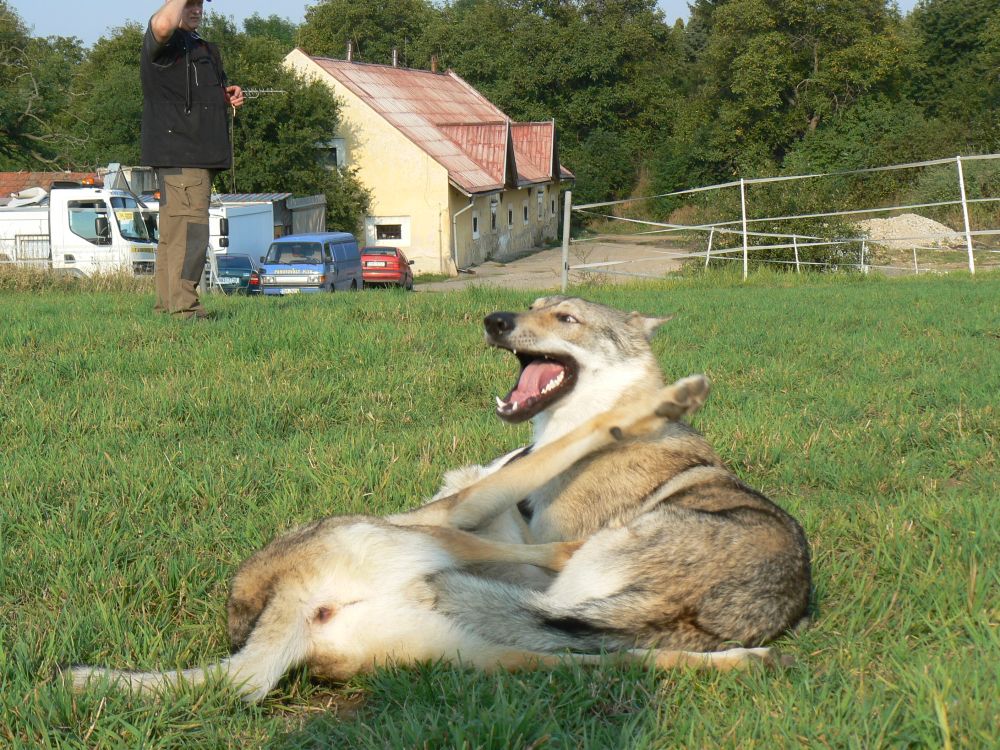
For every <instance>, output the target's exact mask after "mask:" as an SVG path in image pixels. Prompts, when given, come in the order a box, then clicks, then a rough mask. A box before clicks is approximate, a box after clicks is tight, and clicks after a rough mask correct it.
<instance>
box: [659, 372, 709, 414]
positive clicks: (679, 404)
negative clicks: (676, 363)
mask: <svg viewBox="0 0 1000 750" xmlns="http://www.w3.org/2000/svg"><path fill="white" fill-rule="evenodd" d="M710 389H711V385H710V383H709V380H708V378H707V377H705V376H704V375H688V376H687V377H686V378H681V379H680V380H678V381H677V382H675V383H671V384H670V385H668V386H667V387H666V388H664V389H663V390H662V391H660V403H659V405H658V406H657V407H656V416H658V417H663V418H665V419H670V420H675V419H681V418H682V417H685V416H687V415H689V414H692V413H694V412H695V411H697V410H698V409H699V408H701V405H702V404H704V403H705V399H707V398H708V392H709V390H710Z"/></svg>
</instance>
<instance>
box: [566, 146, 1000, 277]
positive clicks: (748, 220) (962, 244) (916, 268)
mask: <svg viewBox="0 0 1000 750" xmlns="http://www.w3.org/2000/svg"><path fill="white" fill-rule="evenodd" d="M996 160H1000V154H983V155H974V156H956V157H954V158H948V159H934V160H930V161H922V162H912V163H908V164H893V165H890V166H883V167H869V168H865V169H853V170H844V171H839V172H823V173H815V174H802V175H791V176H781V177H759V178H752V179H743V178H741V179H739V180H734V181H732V182H726V183H721V184H718V185H708V186H705V187H698V188H691V189H688V190H677V191H674V192H670V193H661V194H659V195H650V196H643V197H638V198H627V199H624V200H616V201H604V202H600V203H587V204H583V205H573V202H572V200H573V196H572V192H571V191H567V192H566V194H565V203H564V212H563V269H562V271H563V272H562V286H563V289H564V290H565V289H566V286H567V284H568V280H569V272H570V271H583V272H587V273H615V274H624V275H631V276H639V277H642V276H646V277H648V276H649V274H642V273H631V272H629V271H627V270H622V268H621V267H617V266H621V265H625V264H626V263H628V261H622V262H621V264H618V263H608V262H603V263H586V262H583V263H578V264H575V265H570V247H571V246H572V245H579V244H581V243H586V242H594V241H609V240H610V241H615V240H616V239H617V240H620V239H621V238H622V236H623V235H625V234H627V235H628V236H629V237H633V238H634V237H646V238H648V237H651V236H658V237H661V238H665V239H668V238H677V239H678V240H680V239H681V238H683V244H684V245H685V246H684V247H679V248H675V249H674V250H669V249H668V250H658V251H657V252H660V253H665V254H666V255H668V256H670V257H673V258H675V259H678V260H694V259H701V258H704V262H705V266H706V267H707V266H708V264H709V262H710V261H712V260H713V259H718V260H724V261H731V262H732V261H737V262H738V261H740V260H742V266H743V278H744V279H745V278H746V277H747V274H748V272H749V264H750V262H751V261H754V262H762V263H777V264H789V265H791V264H794V265H795V267H796V270H797V271H800V270H801V269H802V267H804V266H811V265H822V266H826V267H836V266H845V267H852V268H858V269H861V270H863V271H865V272H867V271H868V270H870V269H880V270H884V271H888V272H896V273H907V272H914V273H919V272H921V268H920V264H919V259H918V253H923V252H927V251H938V252H939V251H941V250H942V248H950V249H952V250H953V251H955V252H963V253H964V257H963V264H962V265H963V267H964V266H965V265H966V264H967V266H968V270H969V271H970V272H971V273H975V272H976V265H977V261H976V257H975V253H974V243H978V244H979V246H980V247H979V249H980V251H981V254H982V252H988V253H995V254H996V255H993V256H992V257H995V258H996V262H992V261H987V262H986V264H985V265H988V266H996V265H1000V245H997V244H996V242H995V241H994V240H991V238H992V237H995V236H998V235H1000V227H998V226H996V224H998V223H1000V222H997V221H996V220H995V219H993V218H989V219H987V223H989V224H990V226H978V227H974V226H973V223H972V221H971V220H970V213H969V209H970V206H983V207H984V208H986V207H987V206H986V204H994V203H997V202H1000V196H997V195H991V194H981V193H982V190H980V191H979V193H978V194H977V195H976V196H975V197H971V198H970V197H968V195H967V181H968V178H967V176H966V171H965V166H964V165H966V164H968V163H969V162H975V163H977V164H984V163H987V162H996ZM934 168H937V169H938V170H940V169H952V168H953V169H954V174H953V177H952V178H951V179H952V180H953V181H952V182H951V188H952V189H953V190H954V194H953V195H952V196H938V195H932V193H935V192H940V191H941V189H942V185H946V184H947V181H948V178H947V177H946V176H944V177H943V176H942V175H941V174H940V173H939V174H936V175H934V177H935V181H934V188H935V189H930V188H926V187H925V188H924V192H925V193H926V198H925V197H923V196H921V194H920V190H921V188H920V186H919V185H918V186H917V187H916V188H913V187H911V188H910V189H909V194H911V195H912V194H914V191H915V192H916V194H917V196H918V197H917V200H915V201H912V202H908V203H904V204H900V205H892V206H863V207H858V206H849V207H843V208H840V209H836V210H821V211H810V212H803V213H798V214H781V213H779V214H777V215H769V213H768V211H767V208H768V206H766V205H755V206H754V207H753V208H751V209H748V195H750V194H752V191H754V190H757V189H760V188H761V187H763V186H767V185H774V184H777V183H795V182H799V183H801V185H802V187H801V188H800V189H802V190H804V189H805V187H806V185H807V184H808V183H807V181H810V180H812V181H820V180H828V179H840V180H843V179H845V178H853V179H855V180H858V181H863V180H865V179H872V178H875V177H876V176H878V175H880V174H884V173H889V172H897V171H903V170H911V171H912V170H921V171H924V172H926V171H927V170H930V169H934ZM990 168H991V169H993V170H995V171H996V174H995V175H993V181H992V183H991V184H990V187H991V189H993V185H996V184H1000V179H998V178H1000V163H997V164H996V165H995V166H993V165H990ZM987 183H990V180H987ZM727 191H732V192H731V193H729V194H728V195H727ZM737 191H738V192H737ZM997 192H998V193H1000V190H997ZM706 197H707V198H708V200H705V198H706ZM713 198H714V199H715V202H716V203H717V204H719V205H726V204H730V205H733V206H734V207H735V206H736V205H738V210H739V217H738V218H735V217H734V218H732V219H728V220H724V221H713V222H706V223H699V224H680V223H669V222H664V221H654V220H650V219H646V218H637V217H635V216H625V215H622V213H621V210H622V209H624V208H628V209H630V210H634V207H635V206H637V205H641V204H643V203H647V204H648V203H650V202H652V201H662V200H665V199H687V200H694V199H697V200H700V201H701V203H702V204H703V205H705V204H710V203H711V202H712V200H713ZM932 198H943V199H937V200H934V199H932ZM763 199H764V200H766V194H765V195H764V196H763ZM737 201H738V203H737ZM959 207H960V209H961V219H960V223H961V226H960V227H954V228H953V227H952V226H942V227H941V229H940V230H935V229H932V230H927V229H922V230H918V231H914V232H911V233H910V235H908V236H907V235H904V236H893V237H891V239H888V240H887V239H885V238H883V237H878V236H874V237H873V236H871V233H869V232H868V231H866V230H864V229H863V228H862V227H860V226H858V225H857V224H854V222H857V221H859V220H861V219H864V218H865V217H878V216H879V215H890V216H895V217H899V216H900V214H901V213H902V212H913V211H922V212H923V213H922V214H919V215H918V216H917V218H921V217H923V216H925V215H926V214H927V213H941V212H942V211H948V210H949V209H951V210H952V211H955V212H956V213H957V209H958V208H959ZM616 211H617V212H616ZM647 213H649V212H647ZM983 213H985V214H986V215H987V216H990V217H995V216H996V215H997V212H996V211H992V212H991V211H984V212H983ZM760 214H763V215H760ZM574 217H575V218H577V220H578V221H580V220H582V221H584V222H591V223H592V222H594V221H599V222H606V223H608V224H610V225H619V226H621V225H628V227H627V231H626V230H624V229H623V230H622V231H619V232H614V233H611V232H609V233H605V234H600V235H597V236H594V237H589V238H575V239H574V238H572V221H573V219H574ZM835 219H839V220H840V221H841V224H842V226H843V223H844V222H850V223H851V224H850V225H851V226H852V227H853V230H852V231H849V232H847V233H846V234H845V233H843V232H840V233H834V234H825V233H824V232H822V231H820V232H817V231H815V223H816V222H815V220H827V221H829V220H835ZM803 220H814V226H813V227H812V230H813V231H810V232H808V233H800V232H796V231H794V230H789V231H774V230H773V228H774V227H775V226H781V225H786V224H791V225H794V224H795V223H796V222H802V221H803ZM953 223H956V222H953ZM819 224H820V225H822V221H819ZM761 225H765V227H767V228H768V229H769V231H763V230H758V229H754V227H755V226H757V227H760V226H761ZM698 238H700V239H698ZM726 239H728V241H729V243H732V242H733V241H734V240H735V241H737V242H736V244H735V245H734V246H731V247H720V245H721V244H729V243H726V242H720V240H726ZM901 245H903V246H905V247H906V249H907V250H909V251H911V253H912V259H913V264H912V266H911V265H909V264H908V263H907V265H905V266H904V265H900V263H899V253H897V254H896V255H897V257H896V263H895V264H882V265H879V264H877V263H876V262H875V261H874V260H873V250H875V249H879V250H882V249H884V248H885V247H886V246H893V247H895V248H896V249H897V250H898V249H899V247H900V246H901ZM838 247H840V248H847V247H852V248H857V249H858V252H856V253H851V255H852V256H853V257H852V258H851V259H849V260H848V259H846V258H845V259H844V260H842V261H836V262H831V261H830V260H824V261H822V262H815V261H809V260H806V259H803V258H801V257H800V253H801V252H802V251H808V250H809V249H811V248H838ZM702 248H703V249H702ZM991 248H992V249H991ZM775 250H783V251H789V250H790V251H791V253H790V254H789V255H790V258H789V259H787V260H784V259H774V258H761V257H758V258H755V257H754V256H755V255H757V256H761V255H765V253H763V252H762V251H775ZM771 254H772V255H773V253H771ZM980 265H983V263H980ZM925 270H927V269H925Z"/></svg>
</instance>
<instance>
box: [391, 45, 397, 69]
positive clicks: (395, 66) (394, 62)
mask: <svg viewBox="0 0 1000 750" xmlns="http://www.w3.org/2000/svg"><path fill="white" fill-rule="evenodd" d="M392 67H394V68H398V67H399V50H398V49H396V48H395V47H393V48H392Z"/></svg>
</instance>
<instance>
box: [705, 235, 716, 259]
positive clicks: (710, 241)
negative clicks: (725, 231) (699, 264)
mask: <svg viewBox="0 0 1000 750" xmlns="http://www.w3.org/2000/svg"><path fill="white" fill-rule="evenodd" d="M714 239H715V227H712V228H711V229H710V230H709V232H708V247H706V248H705V268H708V258H709V256H711V254H712V240H714Z"/></svg>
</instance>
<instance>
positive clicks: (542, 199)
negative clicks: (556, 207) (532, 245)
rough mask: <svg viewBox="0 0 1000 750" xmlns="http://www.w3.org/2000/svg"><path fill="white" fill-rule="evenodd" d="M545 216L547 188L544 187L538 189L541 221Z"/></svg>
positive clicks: (539, 217)
mask: <svg viewBox="0 0 1000 750" xmlns="http://www.w3.org/2000/svg"><path fill="white" fill-rule="evenodd" d="M544 218H545V189H544V188H542V189H540V190H539V191H538V219H539V221H541V220H542V219H544Z"/></svg>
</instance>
